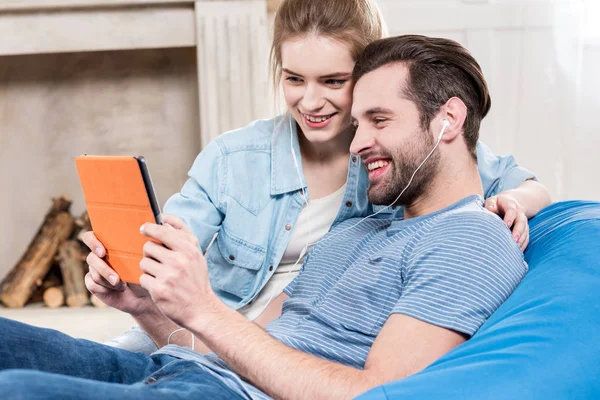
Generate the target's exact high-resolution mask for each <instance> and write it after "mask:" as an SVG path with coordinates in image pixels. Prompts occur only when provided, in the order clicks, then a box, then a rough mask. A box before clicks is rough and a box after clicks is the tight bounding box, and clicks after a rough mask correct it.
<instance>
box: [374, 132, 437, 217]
mask: <svg viewBox="0 0 600 400" xmlns="http://www.w3.org/2000/svg"><path fill="white" fill-rule="evenodd" d="M434 146H435V140H434V139H433V137H432V136H431V135H430V134H429V133H426V132H422V131H421V132H418V133H417V134H415V135H413V139H411V140H409V141H408V143H403V144H402V145H401V146H400V147H399V148H398V149H396V151H394V153H393V154H392V156H391V160H392V162H391V165H390V166H391V167H392V177H391V179H390V180H388V181H386V182H379V183H378V184H377V187H376V188H374V187H372V186H371V187H369V201H370V202H371V203H373V204H376V205H386V206H387V205H393V206H406V205H410V204H412V203H413V202H414V201H415V200H416V199H417V198H418V197H419V196H421V195H422V194H424V193H425V191H426V190H427V187H428V185H429V184H430V183H431V181H432V179H433V177H434V176H435V174H436V172H437V167H438V164H439V161H440V153H439V152H437V151H434V152H433V154H431V156H430V157H429V159H428V160H427V161H426V162H425V164H423V166H422V167H421V169H419V171H418V172H417V173H416V174H415V177H414V178H413V180H412V183H411V184H410V186H409V187H408V188H406V186H407V185H408V182H409V181H410V177H411V176H412V174H413V173H414V172H415V170H416V169H417V168H418V167H419V165H420V164H421V163H422V162H423V160H424V159H425V157H427V155H428V154H429V153H430V152H431V150H432V149H433V148H434ZM405 188H406V190H405ZM403 190H404V193H403V194H402V196H401V197H400V198H399V199H398V200H397V201H396V199H397V198H398V195H399V194H400V193H401V192H402V191H403Z"/></svg>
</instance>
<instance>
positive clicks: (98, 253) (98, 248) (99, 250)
mask: <svg viewBox="0 0 600 400" xmlns="http://www.w3.org/2000/svg"><path fill="white" fill-rule="evenodd" d="M96 254H97V255H98V257H102V247H96Z"/></svg>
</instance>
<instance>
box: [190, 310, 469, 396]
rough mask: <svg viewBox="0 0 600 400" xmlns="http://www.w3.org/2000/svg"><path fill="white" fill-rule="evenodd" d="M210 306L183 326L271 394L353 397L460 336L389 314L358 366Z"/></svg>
mask: <svg viewBox="0 0 600 400" xmlns="http://www.w3.org/2000/svg"><path fill="white" fill-rule="evenodd" d="M214 307H215V312H213V313H210V315H212V318H211V319H210V320H209V321H207V320H202V321H194V322H193V323H192V324H190V326H188V328H189V329H191V330H192V331H194V332H196V334H197V335H198V337H200V338H201V339H202V340H203V341H204V342H205V343H206V344H207V345H208V346H209V347H210V348H211V349H212V350H213V351H214V352H215V353H216V354H217V355H219V357H221V358H222V359H223V360H224V361H225V362H226V363H227V364H228V365H229V366H230V367H231V368H233V369H234V370H235V371H236V372H237V373H238V374H239V375H240V376H242V377H244V378H245V379H247V380H248V381H249V382H251V383H252V384H254V385H255V386H256V387H258V388H260V389H261V390H263V391H264V392H265V393H267V394H269V395H270V396H272V397H275V398H284V399H295V398H310V399H349V398H353V397H356V396H358V395H359V394H361V393H363V392H365V391H367V390H369V389H371V388H374V387H376V386H379V385H381V384H384V383H386V382H390V381H393V380H396V379H401V378H404V377H406V376H409V375H412V374H414V373H416V372H418V371H420V370H422V369H423V368H425V367H426V366H428V365H429V364H431V363H432V362H433V361H435V360H436V359H438V358H439V357H440V356H442V355H443V354H445V353H446V352H448V351H449V350H451V349H453V348H454V347H456V346H458V345H459V344H461V343H463V342H464V341H465V340H466V337H465V336H464V335H463V334H460V333H457V332H454V331H452V330H449V329H445V328H441V327H438V326H435V325H431V324H428V323H425V322H422V321H420V320H418V319H416V318H412V317H409V316H405V315H401V314H394V315H392V316H391V317H390V318H389V319H388V321H387V322H386V323H385V325H384V327H383V329H382V330H381V332H380V333H379V335H378V336H377V338H376V340H375V342H374V343H373V346H372V347H371V350H370V352H369V355H368V357H367V361H366V364H365V368H364V369H363V370H359V369H356V368H352V367H347V366H344V365H341V364H337V363H333V362H330V361H326V360H323V359H321V358H317V357H314V356H312V355H309V354H306V353H303V352H301V351H298V350H294V349H292V348H289V347H287V346H285V345H283V344H281V343H279V342H278V341H276V340H275V339H273V338H272V337H271V336H269V335H268V334H267V333H266V332H264V331H263V330H262V329H260V328H259V327H257V326H256V325H255V324H252V323H250V322H248V321H247V320H246V319H245V318H244V317H243V316H241V315H239V314H238V313H236V312H234V311H232V310H230V309H229V308H227V307H226V306H225V305H223V304H222V303H220V302H219V303H215V305H214ZM224 332H226V333H224Z"/></svg>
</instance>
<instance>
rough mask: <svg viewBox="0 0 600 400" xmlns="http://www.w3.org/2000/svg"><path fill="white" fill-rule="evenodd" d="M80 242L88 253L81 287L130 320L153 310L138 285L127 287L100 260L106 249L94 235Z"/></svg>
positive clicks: (149, 299)
mask: <svg viewBox="0 0 600 400" xmlns="http://www.w3.org/2000/svg"><path fill="white" fill-rule="evenodd" d="M83 242H84V243H85V244H86V246H87V247H88V248H89V249H90V250H91V252H90V254H89V255H88V256H87V263H88V266H89V272H88V273H87V274H86V276H85V286H86V287H87V288H88V290H89V291H90V292H91V293H92V294H93V295H95V296H96V297H98V298H99V299H100V300H101V301H102V302H103V303H105V304H106V305H108V306H110V307H113V308H116V309H117V310H120V311H123V312H126V313H128V314H131V315H133V316H135V315H138V314H140V313H143V312H146V311H148V310H149V309H151V308H153V307H156V306H155V305H154V303H153V302H152V298H151V297H150V294H149V293H148V291H147V290H145V289H144V288H142V287H141V286H139V285H128V284H127V283H125V282H123V281H121V280H120V278H119V275H118V274H117V273H116V272H115V271H114V270H113V269H112V268H111V267H110V266H109V265H108V264H107V263H106V262H105V261H104V260H103V259H102V258H103V257H104V256H105V255H106V249H105V248H104V246H103V245H102V243H101V242H100V241H99V240H98V238H96V236H95V235H94V232H92V231H89V232H86V233H85V234H84V235H83Z"/></svg>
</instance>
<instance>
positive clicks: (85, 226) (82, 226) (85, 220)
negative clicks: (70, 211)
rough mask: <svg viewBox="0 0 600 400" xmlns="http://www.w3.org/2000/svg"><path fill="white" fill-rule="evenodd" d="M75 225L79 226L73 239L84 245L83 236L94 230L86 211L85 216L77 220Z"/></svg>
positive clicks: (82, 215)
mask: <svg viewBox="0 0 600 400" xmlns="http://www.w3.org/2000/svg"><path fill="white" fill-rule="evenodd" d="M75 225H77V228H75V232H74V233H73V238H74V239H77V240H79V241H80V242H82V243H83V235H84V234H85V233H86V232H88V231H91V230H92V223H91V222H90V216H89V215H88V213H87V211H84V212H83V214H81V215H80V216H79V217H78V218H76V219H75Z"/></svg>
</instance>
